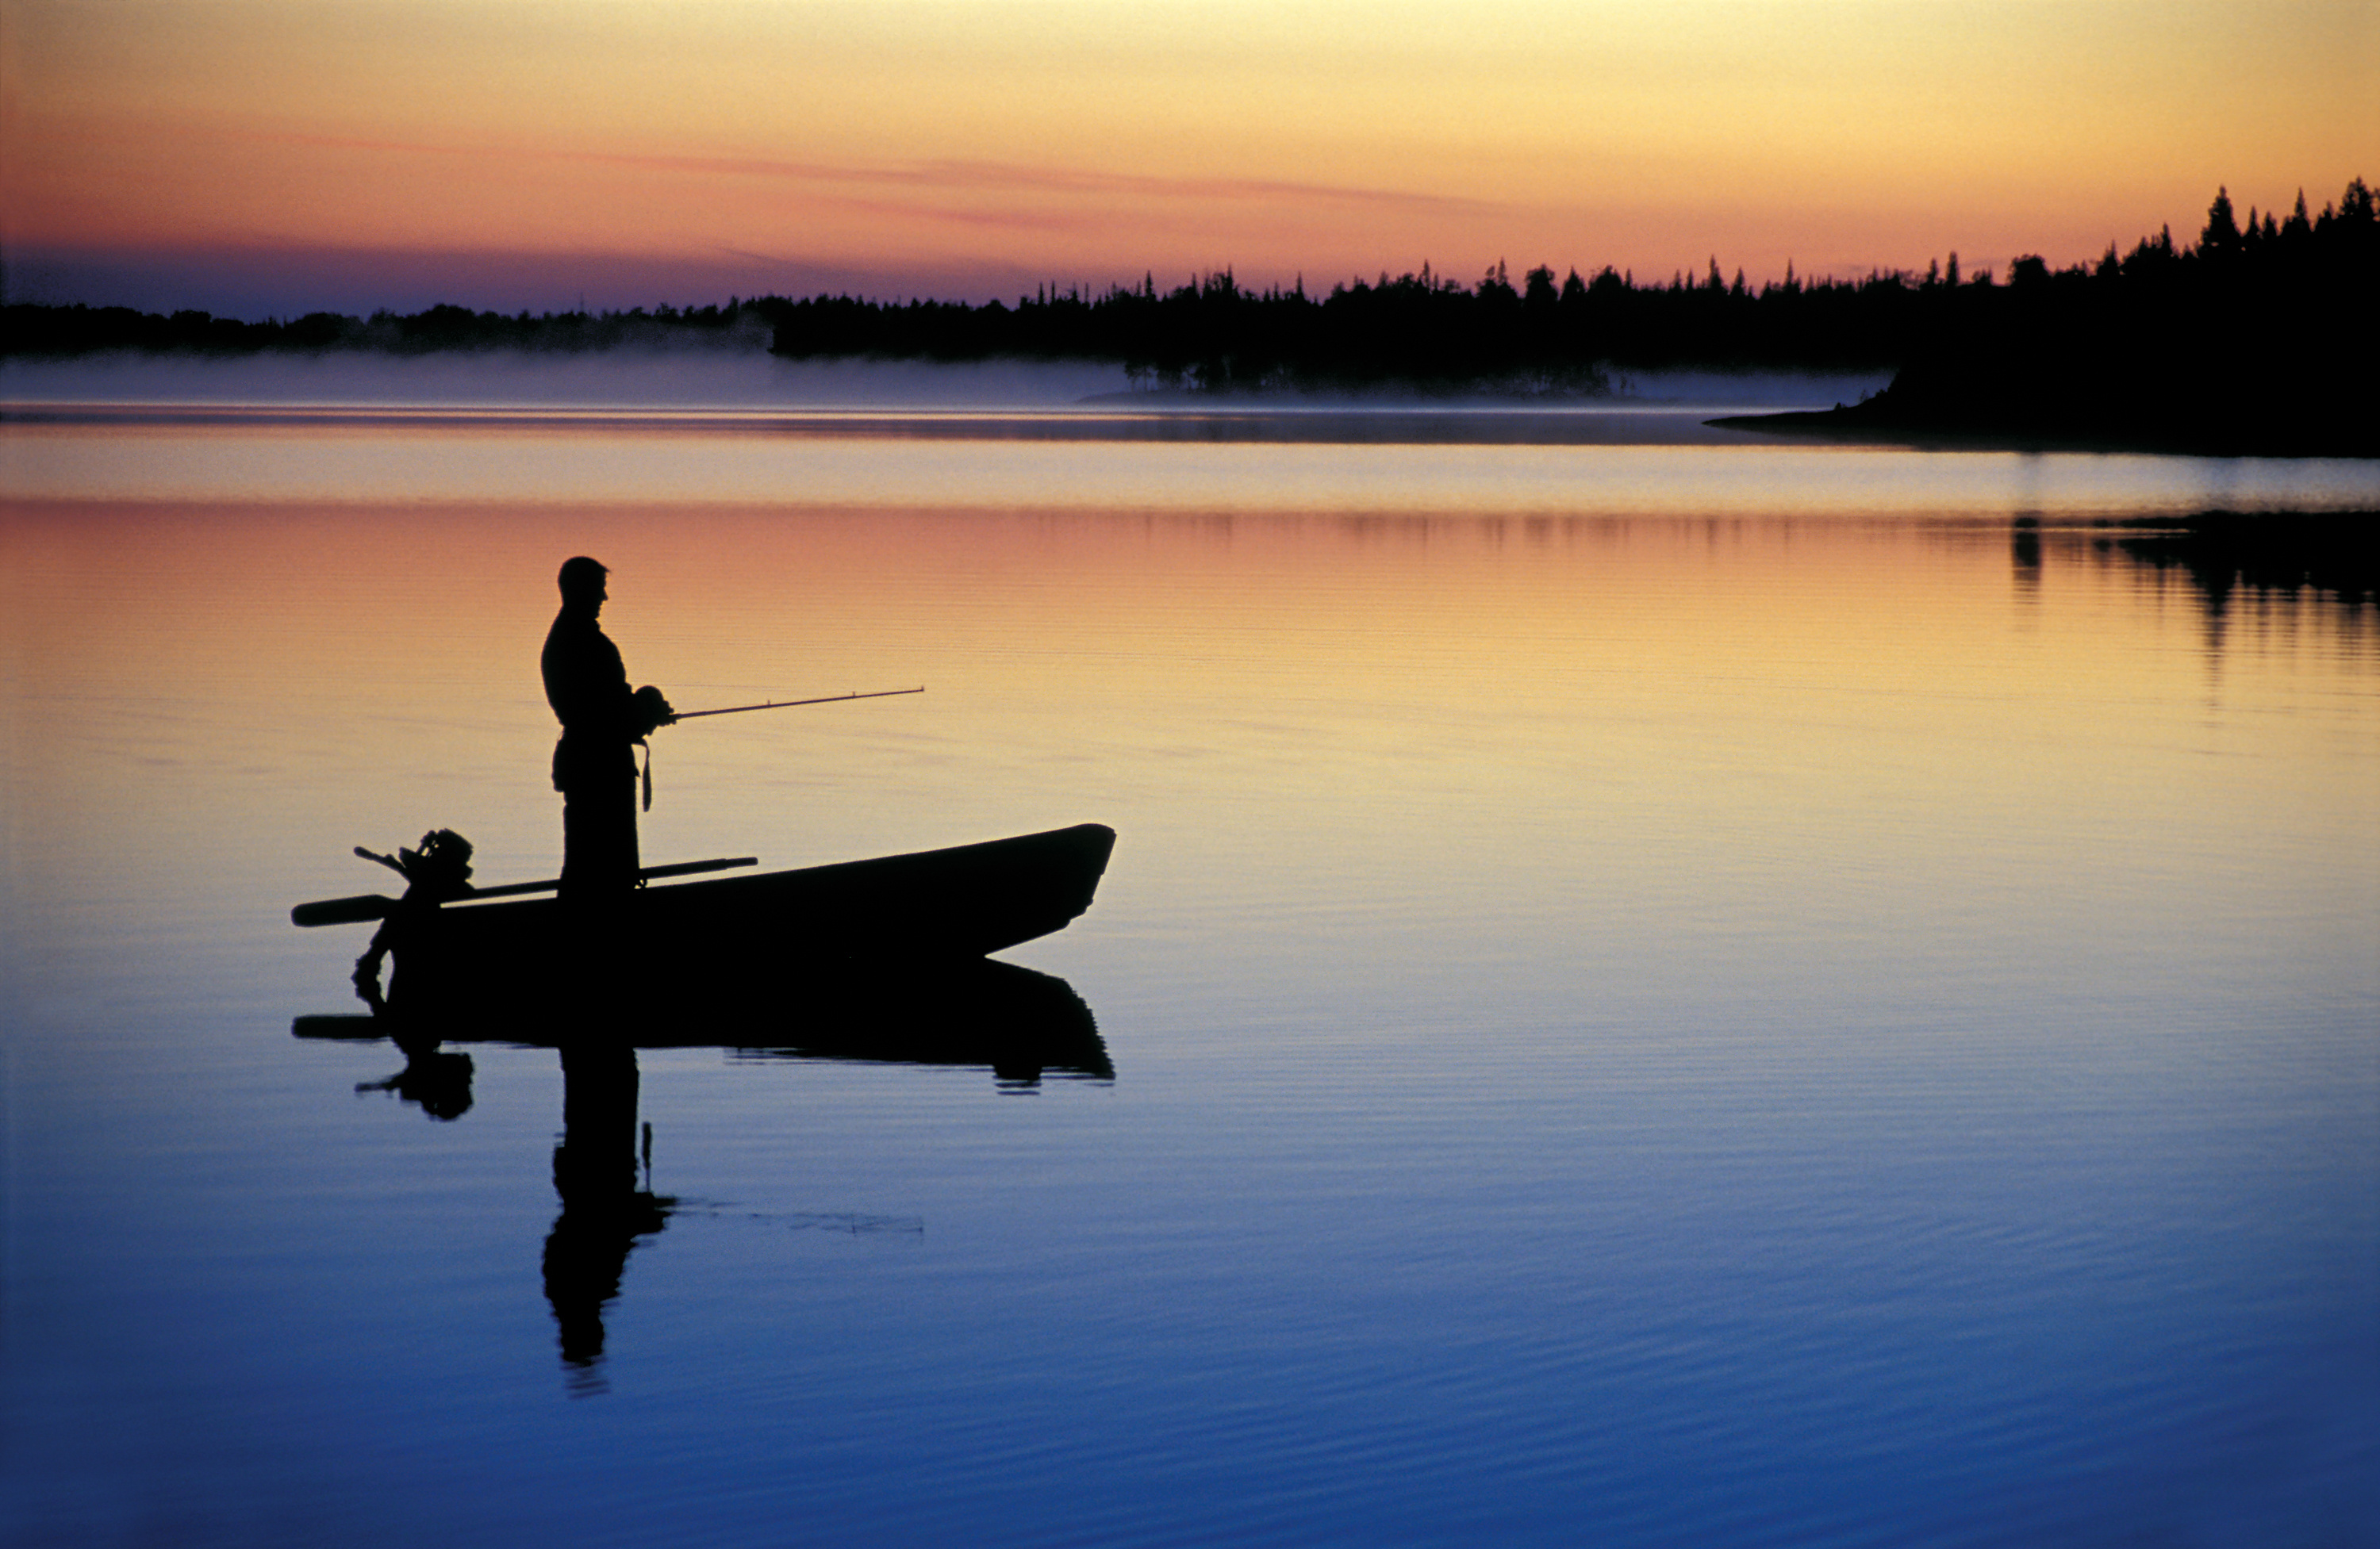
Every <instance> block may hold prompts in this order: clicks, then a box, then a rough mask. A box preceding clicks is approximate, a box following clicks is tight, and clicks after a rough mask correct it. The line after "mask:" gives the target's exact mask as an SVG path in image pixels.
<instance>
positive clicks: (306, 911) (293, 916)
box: [289, 855, 760, 926]
mask: <svg viewBox="0 0 2380 1549" xmlns="http://www.w3.org/2000/svg"><path fill="white" fill-rule="evenodd" d="M372 858H373V859H375V860H377V859H379V857H378V856H373V857H372ZM759 864H760V860H759V856H757V855H739V856H737V857H735V859H733V860H725V859H722V860H716V861H680V862H679V863H678V864H677V865H652V866H647V867H645V869H644V870H642V871H640V872H638V873H637V876H638V877H641V878H643V879H644V880H646V881H650V880H652V879H653V878H654V877H692V876H694V875H696V874H697V873H698V872H705V871H728V870H732V869H734V868H735V867H736V866H747V865H759ZM560 886H562V878H560V877H548V878H547V879H546V880H544V881H542V882H507V883H505V884H504V886H503V887H500V888H477V889H472V890H471V891H470V892H468V893H466V894H465V895H464V896H463V897H461V898H459V899H456V900H455V902H457V903H468V902H471V901H472V900H474V899H482V898H512V897H516V896H517V895H518V894H521V893H544V892H552V891H553V889H556V888H559V887H560ZM396 904H397V901H396V900H395V899H393V898H387V897H383V895H381V894H379V893H364V894H361V895H359V896H358V897H355V898H326V899H318V900H316V901H315V902H312V903H301V904H299V905H297V908H295V909H292V910H291V911H289V923H290V924H291V925H297V926H351V925H354V924H356V923H358V921H362V920H379V919H385V918H387V916H388V912H389V911H390V910H392V909H394V908H395V907H396Z"/></svg>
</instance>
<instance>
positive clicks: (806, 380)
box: [0, 350, 1125, 409]
mask: <svg viewBox="0 0 2380 1549" xmlns="http://www.w3.org/2000/svg"><path fill="white" fill-rule="evenodd" d="M1124 386H1125V381H1124V374H1123V367H1121V366H1108V365H1100V364H1098V363H1095V362H1087V361H1062V362H1054V363H1052V362H1045V361H1026V360H993V361H983V362H969V363H965V364H957V365H942V364H937V363H934V362H930V361H920V360H785V359H781V358H779V357H775V356H771V355H768V354H764V353H761V352H759V351H749V352H744V351H738V352H728V351H721V350H685V351H663V350H653V351H641V350H610V351H605V352H603V353H601V354H591V355H529V354H523V353H519V352H513V351H489V352H484V353H482V352H471V353H468V354H467V353H453V354H435V355H418V356H392V355H372V354H362V353H351V352H335V353H325V354H322V355H310V356H309V355H285V354H271V355H253V356H233V357H210V356H164V355H137V354H122V355H110V356H89V357H80V358H77V359H70V360H40V359H21V358H20V359H9V360H0V401H5V402H10V403H19V404H210V405H230V404H253V405H287V406H370V407H389V408H434V407H472V408H589V409H636V408H648V409H756V408H784V407H799V408H855V409H868V408H886V409H929V408H1003V409H1014V408H1045V407H1050V408H1054V407H1060V406H1065V405H1074V404H1077V403H1079V402H1081V401H1082V400H1083V399H1085V398H1087V397H1092V396H1095V395H1097V394H1099V393H1114V392H1121V391H1123V388H1124Z"/></svg>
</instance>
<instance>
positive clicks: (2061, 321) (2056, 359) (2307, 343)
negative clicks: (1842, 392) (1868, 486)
mask: <svg viewBox="0 0 2380 1549" xmlns="http://www.w3.org/2000/svg"><path fill="white" fill-rule="evenodd" d="M2375 338H2380V209H2375V200H2374V194H2373V191H2372V189H2370V188H2367V187H2365V185H2364V183H2363V180H2362V178H2357V179H2356V180H2355V181H2354V182H2352V183H2350V184H2349V185H2348V187H2347V191H2346V193H2345V194H2344V195H2343V196H2342V197H2341V198H2340V199H2339V200H2338V203H2336V204H2335V205H2326V206H2325V207H2324V209H2323V211H2322V212H2321V213H2320V214H2319V215H2309V214H2308V213H2307V212H2306V204H2305V199H2304V196H2302V195H2301V196H2299V199H2298V201H2297V207H2296V208H2295V209H2294V210H2292V211H2291V212H2289V214H2288V215H2287V216H2280V215H2278V214H2277V213H2275V212H2265V213H2262V214H2259V213H2258V212H2256V211H2254V210H2253V209H2251V210H2250V211H2249V212H2248V216H2247V219H2246V220H2245V222H2244V223H2243V222H2242V221H2241V219H2240V216H2239V213H2238V212H2237V211H2236V210H2235V209H2234V208H2233V206H2232V203H2231V200H2230V197H2229V195H2228V192H2224V191H2217V193H2216V196H2215V202H2214V204H2213V205H2212V206H2211V207H2210V208H2209V209H2208V211H2207V216H2206V225H2205V228H2204V230H2203V231H2201V232H2200V234H2199V237H2198V241H2197V242H2196V243H2195V244H2194V245H2184V244H2180V243H2177V242H2175V241H2174V239H2173V236H2172V233H2171V232H2170V231H2164V232H2160V233H2158V235H2157V236H2155V237H2151V238H2147V239H2144V240H2143V241H2142V242H2140V243H2139V244H2138V245H2137V246H2135V247H2134V248H2132V250H2131V252H2130V253H2127V254H2122V255H2120V256H2119V254H2118V253H2117V251H2116V250H2115V249H2114V248H2109V249H2108V250H2107V254H2106V256H2105V257H2103V258H2101V259H2100V260H2098V262H2097V263H2095V264H2077V265H2075V266H2074V267H2072V268H2070V269H2064V270H2056V271H2053V270H2051V269H2050V268H2049V267H2048V266H2047V265H2046V263H2044V262H2043V261H2042V260H2040V259H2038V258H2021V259H2019V260H2016V262H2015V263H2014V264H2013V265H2012V266H2011V267H2010V275H2009V279H2008V283H2007V284H1991V283H1990V276H1988V275H1985V276H1983V277H1981V278H1980V279H1979V280H1978V281H1976V282H1973V283H1970V284H1965V285H1962V286H1961V287H1959V292H1958V295H1957V297H1956V299H1955V301H1954V302H1953V303H1952V304H1951V305H1949V306H1948V307H1946V308H1945V309H1942V311H1941V312H1940V313H1939V314H1938V315H1937V318H1936V319H1935V320H1933V326H1932V327H1931V328H1930V329H1929V330H1928V332H1927V333H1925V335H1924V337H1923V338H1922V339H1921V340H1919V341H1918V344H1917V347H1916V348H1914V349H1913V350H1912V351H1911V353H1910V356H1909V357H1908V359H1907V361H1906V363H1905V364H1904V365H1903V366H1902V368H1901V369H1900V372H1899V373H1898V374H1897V375H1896V376H1895V377H1894V378H1893V381H1892V383H1891V385H1890V386H1889V387H1888V388H1887V389H1886V390H1885V391H1884V392H1882V393H1878V394H1876V396H1875V397H1874V398H1872V399H1870V400H1868V401H1867V402H1865V403H1863V404H1859V405H1853V406H1852V407H1849V408H1843V407H1840V406H1839V407H1838V408H1837V409H1836V410H1835V411H1833V412H1832V413H1830V414H1822V415H1796V416H1778V417H1773V421H1774V422H1775V424H1776V426H1777V428H1792V429H1803V430H1820V431H1829V432H1839V433H1845V434H1865V433H1870V432H1882V433H1887V434H1891V435H1896V436H1910V435H1920V436H1943V437H1951V438H1960V439H1968V440H1983V441H2015V442H2033V443H2053V444H2054V443H2074V444H2084V445H2103V446H2128V447H2139V448H2145V449H2153V450H2171V451H2180V452H2193V453H2252V454H2253V453H2263V454H2336V455H2350V456H2373V455H2380V372H2375V371H2374V369H2373V341H2374V339H2375Z"/></svg>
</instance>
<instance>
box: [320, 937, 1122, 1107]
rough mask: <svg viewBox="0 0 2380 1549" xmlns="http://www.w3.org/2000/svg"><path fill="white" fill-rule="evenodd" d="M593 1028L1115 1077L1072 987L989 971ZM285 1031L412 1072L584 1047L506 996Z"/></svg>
mask: <svg viewBox="0 0 2380 1549" xmlns="http://www.w3.org/2000/svg"><path fill="white" fill-rule="evenodd" d="M604 1026H605V1031H606V1032H607V1033H613V1034H614V1035H615V1036H616V1040H617V1041H618V1042H619V1043H620V1044H621V1046H622V1047H637V1048H703V1047H711V1048H724V1049H728V1050H732V1051H733V1052H734V1053H735V1054H736V1055H737V1056H738V1057H741V1058H746V1059H834V1060H864V1061H874V1062H878V1063H885V1064H901V1065H972V1066H989V1067H990V1069H991V1071H992V1072H993V1073H994V1074H995V1075H996V1076H998V1077H999V1078H1000V1079H1001V1080H1002V1081H1006V1082H1032V1081H1038V1080H1039V1079H1040V1078H1041V1077H1042V1076H1043V1075H1044V1074H1045V1073H1046V1074H1051V1075H1060V1076H1069V1077H1089V1078H1094V1079H1100V1080H1110V1079H1112V1078H1113V1077H1114V1075H1115V1067H1114V1066H1113V1065H1112V1064H1111V1063H1110V1062H1109V1060H1108V1052H1107V1046H1106V1045H1105V1044H1104V1043H1103V1042H1102V1041H1101V1039H1100V1037H1099V1026H1098V1024H1097V1023H1095V1022H1094V1021H1093V1019H1092V1016H1091V1010H1090V1008H1089V1007H1088V1006H1087V1005H1085V1004H1084V1003H1083V998H1082V997H1080V996H1078V995H1076V994H1075V988H1074V986H1072V985H1070V984H1068V983H1067V982H1066V981H1065V980H1063V979H1061V978H1057V977H1055V976H1053V975H1050V974H1038V973H1035V972H1034V971H1033V970H1032V969H1029V968H1020V967H1018V966H1016V965H1015V964H1014V963H1009V962H993V961H990V960H989V959H978V960H977V961H974V962H954V963H943V964H939V965H932V964H908V965H905V966H904V967H902V968H900V969H898V970H893V969H877V970H854V971H851V972H847V973H844V974H811V975H806V976H803V977H801V978H799V979H796V980H794V981H790V982H782V983H781V982H775V981H771V982H768V983H759V982H755V980H754V979H753V978H752V977H751V976H749V975H747V976H745V978H744V979H742V980H741V981H737V982H732V983H721V984H712V985H698V986H689V987H687V988H686V989H684V990H681V991H678V992H674V994H673V995H672V997H671V998H670V1001H669V1004H668V1005H667V1007H666V1008H665V1009H663V1010H658V1011H656V1012H655V1013H654V1014H653V1015H651V1016H650V1019H645V1020H637V1021H630V1022H622V1021H618V1020H610V1021H607V1022H606V1023H605V1024H604ZM290 1031H291V1032H292V1033H293V1034H295V1035H297V1037H300V1038H337V1039H353V1040H377V1039H382V1038H386V1039H389V1040H390V1041H392V1042H394V1043H395V1044H396V1045H397V1046H398V1047H401V1048H405V1049H407V1050H408V1051H412V1050H417V1049H418V1050H419V1051H421V1053H420V1054H419V1055H418V1056H417V1057H416V1058H417V1060H418V1061H419V1060H420V1059H426V1058H427V1057H428V1056H429V1054H430V1052H431V1051H433V1050H435V1049H436V1048H437V1047H439V1045H440V1044H442V1043H458V1044H470V1043H487V1044H511V1045H514V1046H516V1047H527V1048H557V1047H564V1046H565V1045H572V1044H576V1043H577V1042H580V1041H582V1039H583V1038H584V1036H585V1032H586V1029H585V1027H584V1024H583V1023H579V1022H577V1021H575V1020H573V1019H570V1018H567V1017H557V1016H554V1015H553V1014H551V1013H550V1011H549V1012H546V1013H543V1014H540V1013H538V1012H535V1011H533V1010H528V1009H525V1008H523V1007H521V1006H520V1004H519V999H518V997H508V998H504V999H503V1000H498V1001H492V1002H484V1003H481V1004H480V1005H477V1006H473V1005H470V1004H463V1003H450V1004H448V1005H445V1006H443V1007H441V1008H439V1009H438V1010H437V1011H436V1012H435V1013H434V1014H432V1013H425V1012H422V1011H420V1010H416V1009H408V1008H407V1007H405V1006H403V1005H399V1004H396V1003H394V1002H393V1003H392V1004H391V1005H390V1006H389V1008H388V1009H387V1010H384V1011H383V1012H382V1013H381V1014H379V1015H364V1014H356V1015H348V1016H301V1017H299V1018H297V1022H296V1023H294V1024H293V1025H292V1027H291V1029H290ZM605 1041H610V1040H605ZM464 1069H465V1070H466V1071H468V1066H466V1067H464ZM394 1079H395V1078H392V1083H393V1082H394ZM400 1090H401V1089H400ZM416 1100H419V1099H416ZM465 1102H466V1103H467V1104H468V1097H467V1098H466V1099H465Z"/></svg>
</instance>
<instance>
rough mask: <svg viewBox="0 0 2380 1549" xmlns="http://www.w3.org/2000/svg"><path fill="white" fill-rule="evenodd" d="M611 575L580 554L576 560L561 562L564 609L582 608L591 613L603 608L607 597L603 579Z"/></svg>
mask: <svg viewBox="0 0 2380 1549" xmlns="http://www.w3.org/2000/svg"><path fill="white" fill-rule="evenodd" d="M609 574H611V573H610V572H609V571H607V570H605V569H604V568H603V567H602V566H601V565H600V564H598V563H595V562H594V561H593V560H590V559H589V558H588V557H587V556H586V555H584V554H581V555H579V556H578V557H577V559H571V560H565V561H563V562H562V575H561V583H562V603H563V606H564V607H565V608H582V609H586V610H588V611H595V610H597V609H600V608H601V607H602V606H603V599H604V597H605V596H606V595H607V593H606V591H605V589H604V586H603V577H604V576H605V575H609Z"/></svg>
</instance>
